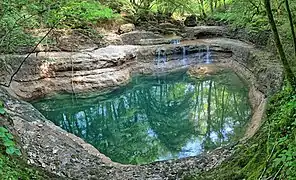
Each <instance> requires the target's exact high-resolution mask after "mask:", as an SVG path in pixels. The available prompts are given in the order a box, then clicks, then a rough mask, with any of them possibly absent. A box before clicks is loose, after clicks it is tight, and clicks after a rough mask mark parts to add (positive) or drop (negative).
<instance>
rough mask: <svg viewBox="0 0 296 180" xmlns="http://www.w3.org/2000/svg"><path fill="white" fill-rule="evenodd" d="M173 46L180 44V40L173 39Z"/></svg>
mask: <svg viewBox="0 0 296 180" xmlns="http://www.w3.org/2000/svg"><path fill="white" fill-rule="evenodd" d="M171 43H172V44H180V40H179V39H173V40H171Z"/></svg>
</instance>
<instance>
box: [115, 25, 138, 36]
mask: <svg viewBox="0 0 296 180" xmlns="http://www.w3.org/2000/svg"><path fill="white" fill-rule="evenodd" d="M135 29H136V26H135V25H134V24H132V23H128V24H123V25H121V26H120V27H119V30H118V32H119V34H124V33H129V32H132V31H134V30H135Z"/></svg>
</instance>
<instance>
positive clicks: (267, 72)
mask: <svg viewBox="0 0 296 180" xmlns="http://www.w3.org/2000/svg"><path fill="white" fill-rule="evenodd" d="M201 29H202V28H201ZM215 29H216V30H217V28H215ZM199 30H200V29H199ZM199 30H196V29H195V30H194V31H199ZM216 30H215V31H216ZM133 33H134V34H135V33H139V32H131V34H133ZM217 33H218V32H217ZM219 33H223V31H222V29H220V30H219ZM126 34H128V33H126ZM126 34H123V35H126ZM139 34H141V33H139ZM148 34H149V33H148ZM123 35H121V38H122V40H123V43H125V42H126V41H129V39H128V37H129V38H130V37H132V35H128V36H126V37H125V38H126V39H125V40H124V38H123ZM139 36H141V37H140V38H136V39H137V40H141V39H145V38H146V39H149V38H151V36H152V37H153V38H152V39H157V38H160V37H161V36H158V35H151V34H149V35H147V34H145V33H144V34H141V35H139ZM143 37H145V38H143ZM132 41H136V40H132ZM184 48H186V51H187V54H186V55H187V59H188V63H187V64H186V66H189V65H194V64H196V61H195V60H196V53H202V52H206V51H211V57H212V59H213V63H219V64H220V65H222V66H224V67H228V68H231V69H233V70H234V71H235V72H236V73H237V74H238V75H240V77H242V78H244V79H245V80H246V82H248V84H249V86H250V95H249V96H250V100H251V101H252V106H253V117H252V121H251V123H250V127H249V130H248V131H247V135H246V136H248V137H251V136H252V135H253V134H254V133H255V132H256V130H257V129H258V128H259V127H260V124H261V118H262V116H263V114H264V109H265V108H264V107H265V105H266V96H268V95H269V94H272V93H274V92H275V91H277V90H278V89H279V88H280V87H281V83H282V79H283V70H282V66H281V65H280V64H279V63H278V61H277V59H276V57H275V56H273V55H272V54H270V53H267V52H263V51H260V50H258V49H255V48H254V47H253V45H252V44H248V43H243V42H241V41H237V40H231V39H226V38H213V39H202V40H195V41H182V42H181V44H167V45H161V46H160V45H149V46H135V45H124V46H123V45H120V46H108V47H105V48H100V49H93V48H91V49H84V50H81V51H79V52H48V53H46V52H40V53H35V54H32V55H31V56H30V58H29V59H28V60H27V61H26V62H25V64H24V66H23V67H22V68H21V70H20V72H19V73H18V74H17V75H16V77H15V78H14V80H13V82H12V85H11V87H10V88H9V89H7V90H5V89H3V88H1V87H0V98H1V99H3V100H4V101H5V102H6V104H7V108H8V113H9V115H10V117H11V119H12V121H13V125H12V126H11V128H13V129H15V132H16V135H17V136H18V137H19V138H20V140H21V145H22V149H23V152H24V153H25V154H26V158H27V161H28V163H29V164H33V165H36V166H38V167H42V168H44V169H45V170H47V171H50V172H53V173H55V174H57V175H59V176H61V177H66V178H68V179H182V178H183V177H184V176H185V175H187V174H190V173H191V172H196V171H207V170H211V169H212V168H214V167H216V166H218V165H219V164H220V163H221V162H222V161H224V160H225V159H227V158H228V157H230V156H231V155H232V153H233V152H234V150H233V147H232V146H228V147H222V148H218V149H216V150H214V151H212V152H209V153H205V154H202V155H200V156H197V157H190V158H185V159H179V160H169V161H163V162H155V163H151V164H147V165H141V166H134V165H121V164H118V163H114V162H112V161H111V160H110V159H109V158H108V157H106V156H104V155H103V154H101V153H100V152H99V151H98V150H97V149H95V148H94V147H93V146H91V145H89V144H87V143H86V142H84V141H83V140H82V139H80V138H78V137H76V136H74V135H72V134H69V133H67V132H66V131H64V130H62V129H61V128H59V127H57V126H55V125H54V124H53V123H52V122H50V121H48V120H46V119H45V118H44V116H43V115H42V114H40V113H39V112H38V111H37V110H36V109H35V108H33V106H32V105H30V104H29V103H27V102H24V101H21V100H19V98H23V99H34V98H38V97H42V96H44V95H47V94H50V93H54V92H60V91H65V92H71V93H78V92H89V91H98V90H106V89H110V88H116V87H118V86H120V85H123V84H125V83H127V82H128V81H129V79H130V77H131V74H132V73H150V74H151V73H154V72H156V71H158V70H159V66H158V64H157V63H156V62H155V57H156V56H157V54H158V51H159V50H161V49H162V50H163V51H162V52H163V53H165V55H166V57H167V59H166V60H167V62H166V66H165V68H164V69H163V71H170V70H176V69H178V68H184V65H183V64H180V58H182V56H183V50H184ZM22 58H24V56H23V55H15V56H1V59H2V60H4V61H5V62H7V66H6V67H2V68H3V69H4V70H3V71H2V70H1V71H0V72H1V73H0V75H1V76H0V77H1V78H0V81H1V82H6V83H7V82H8V81H9V78H10V75H11V74H12V73H13V72H14V71H15V70H16V68H17V67H18V65H19V63H20V59H22ZM211 66H215V65H211ZM213 68H214V67H213ZM197 70H198V68H197ZM211 72H215V70H214V69H213V71H211ZM199 73H204V72H199V71H195V74H199ZM12 94H14V95H15V96H18V97H17V98H15V97H12Z"/></svg>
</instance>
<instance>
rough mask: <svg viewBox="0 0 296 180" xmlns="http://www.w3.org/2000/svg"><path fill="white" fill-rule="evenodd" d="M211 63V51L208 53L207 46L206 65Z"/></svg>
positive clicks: (208, 47)
mask: <svg viewBox="0 0 296 180" xmlns="http://www.w3.org/2000/svg"><path fill="white" fill-rule="evenodd" d="M210 63H211V51H210V46H207V54H206V64H210Z"/></svg>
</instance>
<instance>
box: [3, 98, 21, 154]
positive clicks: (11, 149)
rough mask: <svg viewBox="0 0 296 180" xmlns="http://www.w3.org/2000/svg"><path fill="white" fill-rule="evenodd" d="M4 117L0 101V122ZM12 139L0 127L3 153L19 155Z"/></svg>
mask: <svg viewBox="0 0 296 180" xmlns="http://www.w3.org/2000/svg"><path fill="white" fill-rule="evenodd" d="M5 116H6V111H5V107H4V103H3V101H0V120H3V117H5ZM13 140H14V137H13V135H12V134H11V133H9V132H8V130H7V129H6V128H5V127H3V126H1V127H0V143H1V144H0V145H3V146H5V152H6V153H7V154H9V155H13V154H16V155H18V156H20V155H21V151H20V150H19V149H18V148H17V147H16V144H15V142H14V141H13Z"/></svg>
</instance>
